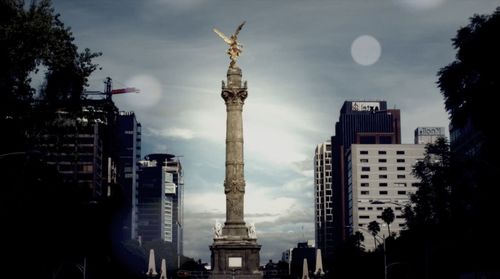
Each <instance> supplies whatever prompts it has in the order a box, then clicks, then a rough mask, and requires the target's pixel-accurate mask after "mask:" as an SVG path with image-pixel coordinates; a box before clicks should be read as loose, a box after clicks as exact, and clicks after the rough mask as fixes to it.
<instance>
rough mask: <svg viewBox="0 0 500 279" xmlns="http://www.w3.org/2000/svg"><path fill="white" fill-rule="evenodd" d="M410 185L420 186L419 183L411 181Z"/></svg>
mask: <svg viewBox="0 0 500 279" xmlns="http://www.w3.org/2000/svg"><path fill="white" fill-rule="evenodd" d="M411 186H412V187H418V186H420V183H418V182H413V183H412V184H411Z"/></svg>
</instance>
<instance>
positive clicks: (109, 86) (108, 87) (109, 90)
mask: <svg viewBox="0 0 500 279" xmlns="http://www.w3.org/2000/svg"><path fill="white" fill-rule="evenodd" d="M104 84H105V90H104V92H102V91H85V92H84V94H85V95H87V96H90V95H101V96H102V95H105V96H106V99H109V100H111V96H112V95H115V94H125V93H140V92H141V90H139V89H137V88H135V87H126V88H119V89H113V81H112V80H111V78H110V77H107V78H106V80H105V81H104Z"/></svg>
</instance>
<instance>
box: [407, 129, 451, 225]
mask: <svg viewBox="0 0 500 279" xmlns="http://www.w3.org/2000/svg"><path fill="white" fill-rule="evenodd" d="M413 175H414V176H415V177H417V178H418V179H419V180H420V183H419V184H418V189H417V191H416V193H414V194H412V195H411V196H410V200H411V202H412V205H413V206H407V207H405V218H406V222H407V225H408V226H409V227H410V228H411V227H412V226H418V225H436V224H445V223H447V222H449V221H450V216H451V188H452V181H454V180H453V177H454V173H453V171H452V168H451V152H450V146H449V144H448V141H447V140H446V139H445V138H439V139H438V140H437V141H436V142H435V143H433V144H428V145H427V146H426V152H425V157H424V159H423V160H421V161H418V162H417V164H415V166H414V169H413Z"/></svg>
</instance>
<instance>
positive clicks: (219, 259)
mask: <svg viewBox="0 0 500 279" xmlns="http://www.w3.org/2000/svg"><path fill="white" fill-rule="evenodd" d="M260 247H261V245H259V244H257V240H256V239H249V238H230V237H224V238H220V239H214V243H213V244H212V245H211V246H210V250H211V251H212V275H211V277H210V278H211V279H226V278H227V279H232V278H249V279H262V273H261V272H260V271H259V265H260V257H259V252H260ZM233 275H234V277H233Z"/></svg>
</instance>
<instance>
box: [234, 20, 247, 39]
mask: <svg viewBox="0 0 500 279" xmlns="http://www.w3.org/2000/svg"><path fill="white" fill-rule="evenodd" d="M245 23H246V21H243V22H242V23H241V24H240V26H238V28H236V32H234V36H238V33H240V31H241V28H243V25H245Z"/></svg>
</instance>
